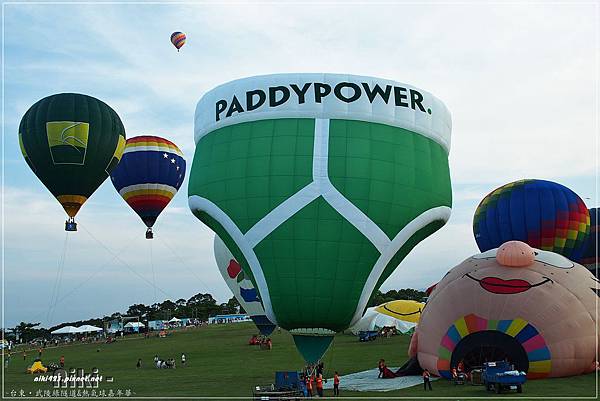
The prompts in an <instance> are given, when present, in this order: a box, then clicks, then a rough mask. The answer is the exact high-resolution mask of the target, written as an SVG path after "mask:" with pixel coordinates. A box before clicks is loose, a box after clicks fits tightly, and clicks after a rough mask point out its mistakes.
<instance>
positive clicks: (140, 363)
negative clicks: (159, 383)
mask: <svg viewBox="0 0 600 401" xmlns="http://www.w3.org/2000/svg"><path fill="white" fill-rule="evenodd" d="M135 367H136V368H138V369H140V368H141V367H142V358H138V361H137V365H136V366H135Z"/></svg>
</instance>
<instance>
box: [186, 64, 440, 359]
mask: <svg viewBox="0 0 600 401" xmlns="http://www.w3.org/2000/svg"><path fill="white" fill-rule="evenodd" d="M411 99H412V100H411ZM451 125H452V124H451V119H450V113H449V112H448V110H447V109H446V107H445V106H444V104H443V103H442V102H441V101H440V100H438V99H437V98H436V97H434V96H433V95H431V94H430V93H428V92H425V91H423V90H421V89H417V88H415V87H413V86H410V85H406V84H402V83H399V82H395V81H390V80H384V79H379V78H372V77H362V76H353V75H340V74H277V75H266V76H259V77H252V78H245V79H240V80H237V81H233V82H230V83H226V84H223V85H220V86H218V87H217V88H215V89H213V90H212V91H209V92H207V93H206V94H205V95H204V97H203V98H202V99H201V100H200V101H199V102H198V105H197V107H196V114H195V126H194V132H195V140H196V153H195V155H194V161H193V165H192V170H191V174H190V180H189V188H188V194H189V205H190V209H191V210H192V212H193V213H194V215H195V216H196V217H198V218H199V219H200V220H201V221H202V222H204V223H205V224H207V225H208V226H209V227H210V228H211V229H212V230H213V231H215V233H217V235H218V236H219V238H221V239H222V240H223V242H225V244H226V245H227V248H228V249H229V250H230V251H231V252H232V253H233V255H234V256H235V259H236V260H237V262H238V263H239V264H240V265H241V268H242V270H243V271H244V277H247V278H249V279H250V280H251V281H252V283H253V284H254V287H255V288H256V289H257V290H258V291H259V296H260V299H261V301H262V304H263V306H264V308H265V313H266V315H267V317H268V318H269V320H270V321H271V322H273V324H276V325H278V326H279V327H282V328H283V329H286V330H288V331H289V332H290V333H291V334H292V336H293V339H294V342H295V344H296V347H297V348H298V350H299V351H300V353H301V354H302V356H303V357H304V359H305V360H306V361H307V362H309V363H314V362H316V361H318V360H319V359H321V358H322V356H323V355H324V353H325V352H326V351H327V349H328V347H329V346H330V344H331V342H332V340H333V338H334V335H335V333H337V332H341V331H343V330H345V329H346V328H348V327H350V326H351V325H353V324H354V323H356V322H357V321H358V320H359V319H360V318H361V317H362V314H363V312H364V311H365V308H366V307H367V304H368V301H369V299H370V298H371V296H372V294H373V293H374V292H375V291H377V289H378V288H379V287H380V286H381V284H382V283H383V281H385V280H386V279H387V278H388V277H389V276H390V275H391V274H392V272H393V271H394V270H395V268H396V267H397V266H398V265H399V264H400V262H401V261H402V260H403V259H404V257H405V256H406V255H407V254H408V253H409V252H410V251H411V249H412V248H413V247H414V246H415V245H416V244H418V243H419V242H421V241H422V240H424V239H425V238H427V237H428V236H429V235H431V234H432V233H434V232H435V231H437V230H438V229H440V228H441V227H442V226H443V225H444V224H445V222H446V221H447V220H448V218H449V217H450V212H451V209H450V207H451V205H452V190H451V186H450V174H449V169H448V151H449V145H450V131H451Z"/></svg>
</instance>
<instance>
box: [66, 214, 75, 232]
mask: <svg viewBox="0 0 600 401" xmlns="http://www.w3.org/2000/svg"><path fill="white" fill-rule="evenodd" d="M65 231H77V223H75V219H74V218H73V217H71V218H69V219H68V220H67V221H65Z"/></svg>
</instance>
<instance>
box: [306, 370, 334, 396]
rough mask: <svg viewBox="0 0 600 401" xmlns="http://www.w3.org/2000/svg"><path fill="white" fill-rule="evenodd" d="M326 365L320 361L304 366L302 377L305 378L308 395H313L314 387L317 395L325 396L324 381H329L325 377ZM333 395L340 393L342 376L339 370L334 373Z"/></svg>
mask: <svg viewBox="0 0 600 401" xmlns="http://www.w3.org/2000/svg"><path fill="white" fill-rule="evenodd" d="M324 367H325V365H324V363H323V362H319V363H318V364H316V365H307V366H306V367H305V368H304V371H303V372H302V376H301V379H303V380H304V386H305V389H306V393H305V396H306V397H312V396H313V394H314V393H313V389H314V390H315V391H316V395H317V396H319V397H323V383H327V379H325V378H324V377H323V369H324ZM333 395H334V397H337V396H339V395H340V376H339V374H338V372H337V371H336V372H335V374H334V375H333Z"/></svg>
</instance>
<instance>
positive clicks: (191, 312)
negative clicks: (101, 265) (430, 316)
mask: <svg viewBox="0 0 600 401" xmlns="http://www.w3.org/2000/svg"><path fill="white" fill-rule="evenodd" d="M426 296H427V294H425V292H424V291H419V290H414V289H412V288H405V289H401V290H390V291H388V292H385V293H383V292H381V291H379V290H377V291H376V292H375V293H374V294H373V295H372V296H371V299H370V300H369V303H368V305H367V306H369V307H371V306H377V305H381V304H382V303H385V302H389V301H393V300H396V299H410V300H415V301H419V302H421V301H423V300H424V299H425V297H426ZM234 313H245V311H244V309H243V308H242V306H241V305H240V304H239V302H238V301H237V299H235V297H231V298H230V299H229V300H228V301H227V302H225V303H221V304H219V303H217V301H216V299H215V298H213V296H212V295H211V294H208V293H206V294H204V293H198V294H196V295H194V296H193V297H191V298H189V299H187V300H186V299H184V298H180V299H178V300H176V301H175V302H173V301H171V300H169V299H167V300H165V301H163V302H160V303H154V304H152V305H144V304H133V305H131V306H129V308H127V310H126V311H125V312H115V313H113V314H112V315H110V316H104V317H101V318H100V317H98V318H92V319H87V320H78V321H73V322H63V323H60V324H58V325H55V326H52V327H49V328H44V327H40V324H41V323H26V322H21V323H19V324H18V325H17V326H16V327H14V328H12V329H9V330H8V332H7V333H5V338H13V339H14V338H15V336H16V335H17V334H18V336H19V338H20V339H22V341H23V342H28V341H31V340H33V339H35V338H40V337H43V338H50V333H51V332H52V331H54V330H57V329H60V328H61V327H64V326H81V325H84V324H89V325H92V326H97V327H102V328H103V327H104V322H106V321H109V320H114V319H121V318H123V317H138V318H139V320H140V321H142V322H146V321H151V320H169V319H171V318H173V317H177V318H184V317H186V318H194V319H198V320H200V321H206V320H208V318H209V317H210V316H215V315H226V314H234Z"/></svg>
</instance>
